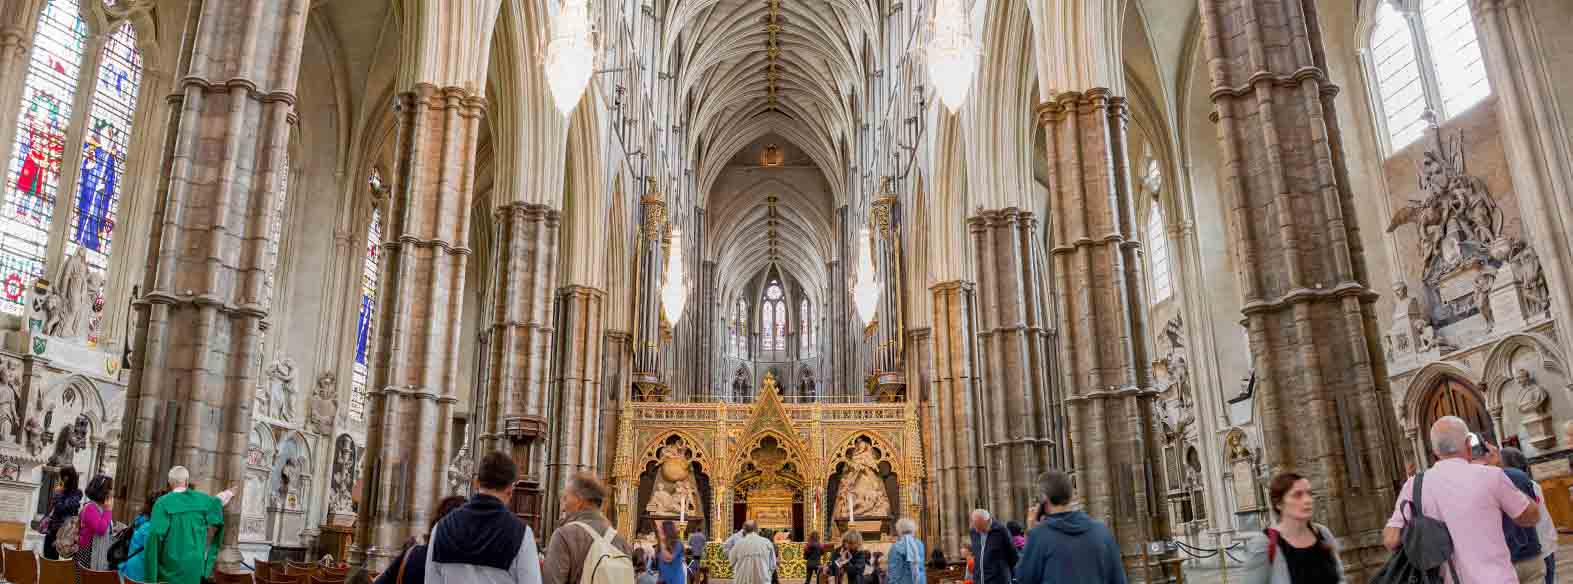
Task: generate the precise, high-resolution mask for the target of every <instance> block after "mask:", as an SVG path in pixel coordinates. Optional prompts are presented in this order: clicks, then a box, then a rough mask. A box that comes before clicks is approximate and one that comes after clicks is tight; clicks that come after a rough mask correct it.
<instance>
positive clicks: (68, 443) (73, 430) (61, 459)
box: [49, 414, 92, 467]
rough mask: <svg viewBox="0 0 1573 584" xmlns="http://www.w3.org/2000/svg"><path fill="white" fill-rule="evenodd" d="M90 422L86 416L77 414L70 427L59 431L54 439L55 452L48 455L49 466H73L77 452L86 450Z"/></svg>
mask: <svg viewBox="0 0 1573 584" xmlns="http://www.w3.org/2000/svg"><path fill="white" fill-rule="evenodd" d="M91 428H92V422H91V421H89V420H88V419H87V414H79V415H78V416H77V417H76V420H75V421H73V422H72V423H71V424H70V425H68V426H66V427H64V428H61V429H60V435H59V436H56V437H55V450H54V452H53V453H52V454H50V455H49V466H53V467H62V466H66V465H68V464H73V461H74V460H75V459H76V453H77V451H80V450H82V449H83V448H87V438H88V432H89V431H90V430H91Z"/></svg>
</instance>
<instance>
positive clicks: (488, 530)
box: [426, 452, 541, 584]
mask: <svg viewBox="0 0 1573 584" xmlns="http://www.w3.org/2000/svg"><path fill="white" fill-rule="evenodd" d="M518 479H519V467H518V466H517V465H515V464H514V463H513V459H512V458H509V457H508V455H506V454H503V453H501V452H491V453H488V454H487V455H486V456H485V457H483V458H481V464H480V467H479V468H477V469H476V472H475V489H474V490H475V494H474V495H471V496H470V500H469V502H467V503H465V504H464V506H463V507H460V508H458V509H457V510H454V511H453V512H451V513H449V514H448V515H447V516H446V517H443V518H442V520H441V521H438V522H437V527H436V528H435V529H432V533H431V538H430V540H428V541H427V546H426V583H427V584H537V583H538V582H540V581H541V563H540V556H539V554H538V553H537V552H536V549H535V534H534V533H533V532H531V531H530V527H529V526H528V525H525V524H524V522H523V521H520V520H519V518H518V517H516V516H514V514H513V511H511V510H509V509H508V504H507V503H505V502H504V501H507V500H508V499H509V497H510V495H511V493H510V491H512V490H513V483H514V481H516V480H518Z"/></svg>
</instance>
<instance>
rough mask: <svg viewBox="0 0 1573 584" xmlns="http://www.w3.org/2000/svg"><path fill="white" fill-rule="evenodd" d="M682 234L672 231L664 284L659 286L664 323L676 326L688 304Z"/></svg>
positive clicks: (678, 231)
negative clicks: (664, 315)
mask: <svg viewBox="0 0 1573 584" xmlns="http://www.w3.org/2000/svg"><path fill="white" fill-rule="evenodd" d="M683 278H684V274H683V232H682V231H681V230H678V229H673V230H672V247H671V251H670V252H668V253H667V257H666V282H665V283H663V284H662V285H661V308H662V310H664V311H665V312H666V321H667V322H669V323H672V324H677V319H679V318H682V317H683V306H684V305H685V304H687V303H688V285H687V284H684V283H683Z"/></svg>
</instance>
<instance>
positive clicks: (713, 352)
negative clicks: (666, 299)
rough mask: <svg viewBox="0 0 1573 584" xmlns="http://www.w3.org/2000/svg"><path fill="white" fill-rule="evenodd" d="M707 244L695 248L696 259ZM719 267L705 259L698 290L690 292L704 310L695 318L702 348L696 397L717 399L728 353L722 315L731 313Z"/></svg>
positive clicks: (701, 268) (712, 261)
mask: <svg viewBox="0 0 1573 584" xmlns="http://www.w3.org/2000/svg"><path fill="white" fill-rule="evenodd" d="M704 249H705V246H703V245H700V246H697V247H695V248H694V251H695V256H694V257H695V258H696V259H697V258H699V257H702V253H703V250H704ZM716 270H717V266H716V263H715V261H714V260H705V261H704V262H703V263H701V264H700V269H699V277H698V278H696V279H695V281H696V282H697V283H698V287H699V293H698V294H691V296H692V298H693V300H690V301H689V302H698V303H699V306H700V310H701V311H702V312H701V313H700V315H699V317H698V318H696V319H695V320H694V326H695V327H697V328H698V329H699V334H700V343H701V348H700V351H699V359H700V360H699V366H698V373H696V374H695V375H694V380H695V382H696V383H700V384H703V387H695V388H694V392H695V394H696V395H695V396H694V397H699V398H706V399H710V398H714V397H715V396H716V393H717V390H718V389H719V388H718V387H717V386H716V383H717V381H716V378H715V377H716V375H715V374H716V371H718V368H719V367H720V366H721V364H722V363H723V362H724V361H722V356H723V355H725V354H726V347H725V339H726V321H725V317H724V316H723V315H726V314H730V311H728V310H726V307H724V306H721V297H720V296H719V295H718V292H717V291H718V290H720V288H721V287H720V280H719V276H718V275H717V271H716Z"/></svg>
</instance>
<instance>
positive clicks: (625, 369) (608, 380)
mask: <svg viewBox="0 0 1573 584" xmlns="http://www.w3.org/2000/svg"><path fill="white" fill-rule="evenodd" d="M602 343H603V344H602V352H601V371H602V373H601V375H602V377H601V379H602V381H601V387H602V389H603V392H604V393H603V395H602V396H601V436H602V437H603V439H604V441H605V442H604V443H605V444H616V443H617V433H618V423H619V414H620V413H621V412H622V407H623V403H624V402H625V401H627V400H628V399H630V396H631V395H632V393H631V389H630V388H631V385H630V384H629V373H630V372H631V371H632V364H631V363H630V362H629V358H630V357H631V356H632V355H633V349H632V347H633V335H630V334H628V332H627V331H619V330H610V329H608V330H607V331H606V332H605V333H604V340H603V341H602ZM616 456H617V453H616V452H615V451H614V450H613V449H612V448H603V449H601V453H600V457H599V458H600V462H599V463H598V464H597V466H598V468H602V469H609V468H612V462H613V460H614V459H615V458H616Z"/></svg>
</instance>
